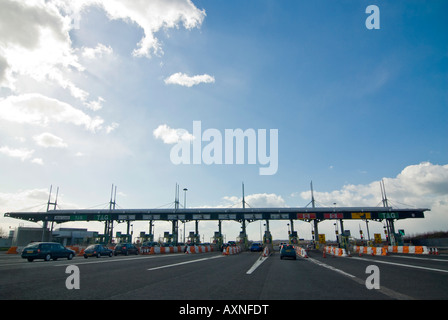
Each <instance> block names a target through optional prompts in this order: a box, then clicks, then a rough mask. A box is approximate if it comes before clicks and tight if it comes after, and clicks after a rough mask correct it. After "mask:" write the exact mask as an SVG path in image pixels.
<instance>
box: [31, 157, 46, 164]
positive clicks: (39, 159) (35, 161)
mask: <svg viewBox="0 0 448 320" xmlns="http://www.w3.org/2000/svg"><path fill="white" fill-rule="evenodd" d="M31 163H34V164H38V165H40V166H43V165H44V160H42V158H34V159H33V160H31Z"/></svg>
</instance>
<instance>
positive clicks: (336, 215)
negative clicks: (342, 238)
mask: <svg viewBox="0 0 448 320" xmlns="http://www.w3.org/2000/svg"><path fill="white" fill-rule="evenodd" d="M324 218H325V219H342V218H344V214H343V213H324Z"/></svg>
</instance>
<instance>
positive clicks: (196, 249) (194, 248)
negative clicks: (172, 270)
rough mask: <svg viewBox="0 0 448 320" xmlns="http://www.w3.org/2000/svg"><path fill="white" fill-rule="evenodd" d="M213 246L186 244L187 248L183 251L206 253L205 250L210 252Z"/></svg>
mask: <svg viewBox="0 0 448 320" xmlns="http://www.w3.org/2000/svg"><path fill="white" fill-rule="evenodd" d="M212 251H214V250H213V247H212V246H210V245H207V246H187V250H186V251H185V253H206V252H212Z"/></svg>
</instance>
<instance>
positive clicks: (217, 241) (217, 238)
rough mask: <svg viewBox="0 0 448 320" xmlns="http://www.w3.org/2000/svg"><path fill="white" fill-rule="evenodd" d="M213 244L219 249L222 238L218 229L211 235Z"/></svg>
mask: <svg viewBox="0 0 448 320" xmlns="http://www.w3.org/2000/svg"><path fill="white" fill-rule="evenodd" d="M213 244H215V245H216V246H217V247H218V249H219V250H221V248H222V244H223V238H222V234H221V233H220V232H219V231H215V235H214V236H213Z"/></svg>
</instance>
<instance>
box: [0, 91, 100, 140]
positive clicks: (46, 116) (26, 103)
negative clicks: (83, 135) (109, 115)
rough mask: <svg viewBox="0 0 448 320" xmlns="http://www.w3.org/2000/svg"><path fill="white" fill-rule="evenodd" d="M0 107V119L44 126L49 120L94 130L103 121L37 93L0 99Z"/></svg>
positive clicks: (98, 127) (97, 128)
mask: <svg viewBox="0 0 448 320" xmlns="http://www.w3.org/2000/svg"><path fill="white" fill-rule="evenodd" d="M0 109H1V110H2V112H1V113H0V119H4V120H7V121H11V122H16V123H22V124H34V125H39V126H44V127H45V126H47V125H48V124H49V123H51V122H57V123H70V124H73V125H76V126H84V127H85V128H86V129H87V130H90V131H92V132H95V131H97V130H99V129H100V128H101V126H102V124H103V122H104V120H103V119H101V118H100V117H95V118H92V117H90V116H89V115H87V114H85V113H84V112H82V111H81V110H78V109H76V108H74V107H72V106H71V105H69V104H67V103H65V102H62V101H59V100H56V99H52V98H49V97H46V96H43V95H41V94H37V93H36V94H24V95H20V96H9V97H7V98H4V99H0Z"/></svg>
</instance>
